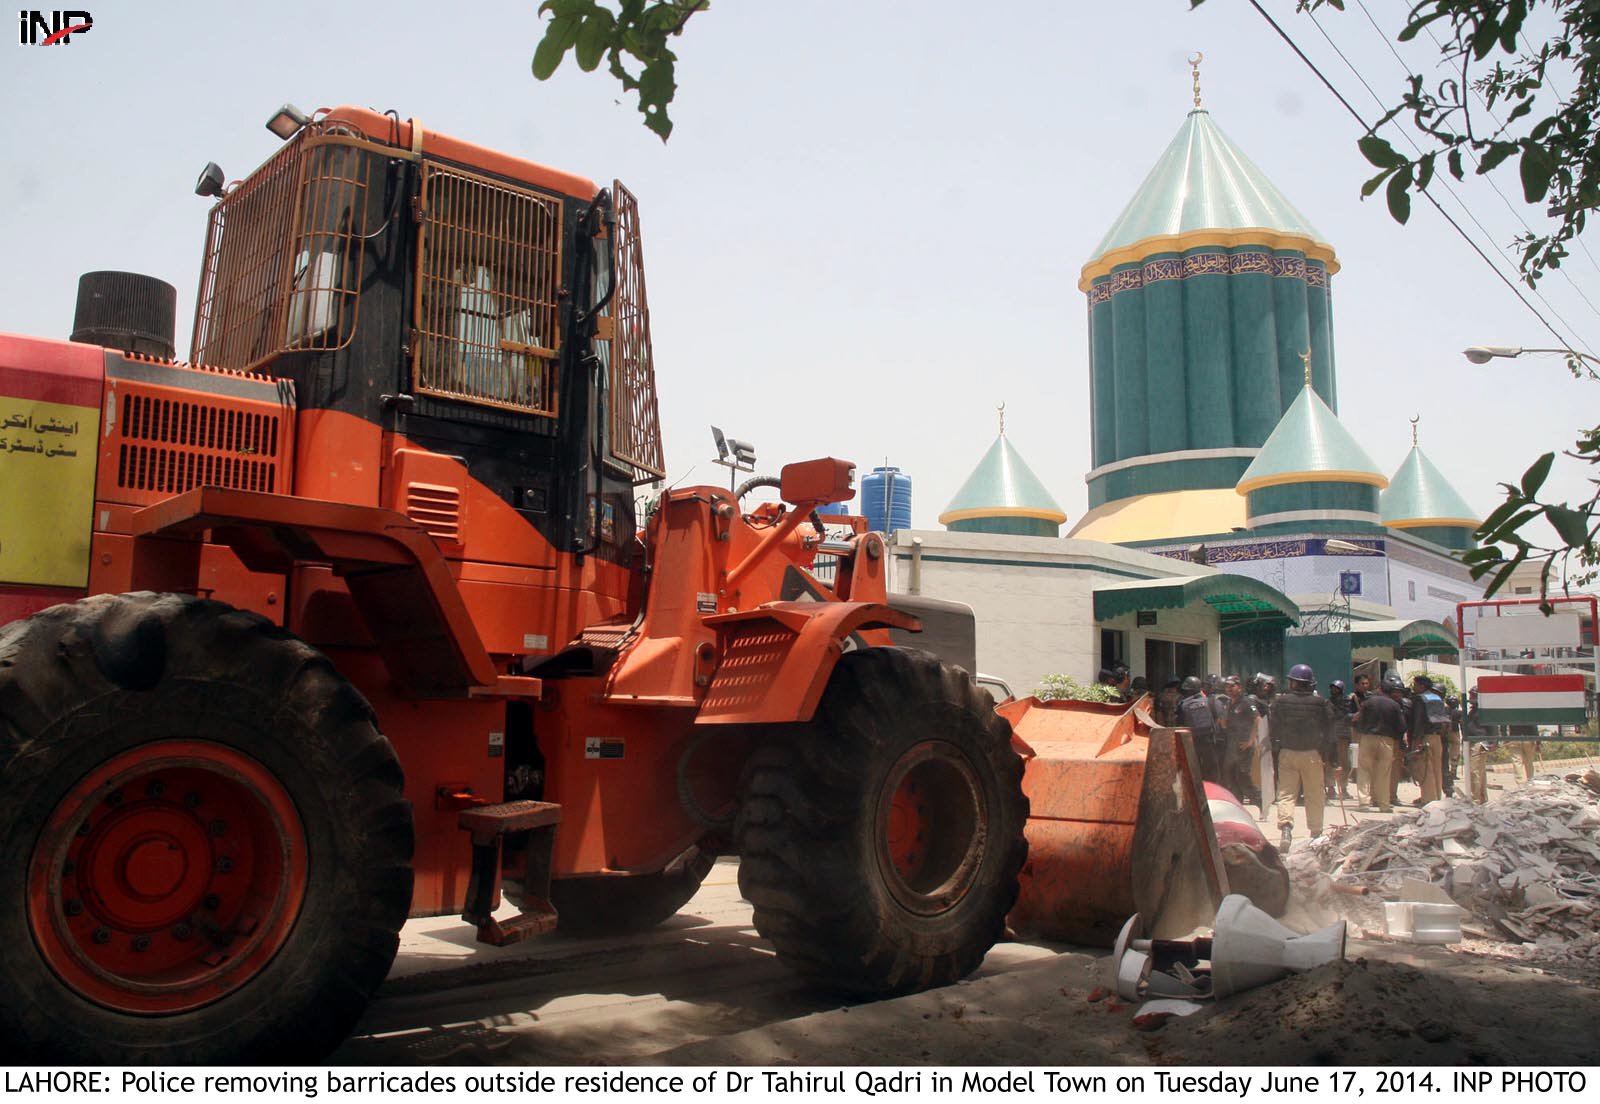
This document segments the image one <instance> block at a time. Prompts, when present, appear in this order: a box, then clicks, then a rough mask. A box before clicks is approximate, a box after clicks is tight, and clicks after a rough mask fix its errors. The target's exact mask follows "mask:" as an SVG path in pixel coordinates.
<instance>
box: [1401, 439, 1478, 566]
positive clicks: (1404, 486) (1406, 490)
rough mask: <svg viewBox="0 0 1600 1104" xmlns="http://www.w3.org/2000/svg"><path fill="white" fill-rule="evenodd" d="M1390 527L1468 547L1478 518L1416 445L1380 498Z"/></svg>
mask: <svg viewBox="0 0 1600 1104" xmlns="http://www.w3.org/2000/svg"><path fill="white" fill-rule="evenodd" d="M1378 509H1379V514H1380V515H1381V517H1382V518H1383V523H1384V525H1386V526H1388V527H1389V528H1390V529H1403V530H1407V531H1408V532H1410V533H1411V534H1412V535H1413V536H1419V537H1423V538H1425V539H1427V540H1431V541H1433V542H1434V543H1435V544H1442V545H1444V546H1445V547H1447V548H1470V547H1471V546H1472V531H1473V530H1474V529H1476V528H1477V527H1478V522H1479V521H1480V520H1481V519H1480V518H1479V517H1478V516H1477V513H1476V511H1474V510H1473V508H1472V507H1471V506H1470V505H1468V503H1467V500H1466V499H1464V498H1462V497H1461V495H1460V493H1459V492H1457V491H1456V489H1455V488H1454V487H1452V486H1451V485H1450V481H1449V480H1447V479H1446V478H1445V477H1444V473H1443V472H1441V471H1440V470H1439V469H1438V468H1437V467H1435V466H1434V463H1433V461H1432V460H1429V459H1428V457H1427V456H1426V455H1425V454H1424V453H1423V451H1422V449H1420V448H1418V447H1417V446H1416V445H1412V446H1411V454H1410V455H1409V456H1407V457H1406V460H1405V463H1403V464H1401V465H1400V469H1399V470H1398V471H1396V472H1395V473H1394V478H1393V479H1391V480H1390V481H1389V486H1388V489H1387V490H1385V491H1384V492H1383V494H1382V495H1381V496H1380V498H1379V506H1378Z"/></svg>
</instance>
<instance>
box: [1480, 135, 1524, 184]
mask: <svg viewBox="0 0 1600 1104" xmlns="http://www.w3.org/2000/svg"><path fill="white" fill-rule="evenodd" d="M1516 152H1517V144H1516V143H1515V142H1490V143H1489V146H1488V149H1486V150H1484V151H1483V153H1482V155H1480V156H1479V158H1478V175H1479V176H1482V175H1483V174H1484V173H1486V172H1491V171H1493V170H1494V168H1495V167H1496V166H1498V165H1499V164H1500V162H1502V161H1504V160H1505V159H1506V158H1508V157H1510V156H1511V155H1512V154H1513V153H1516Z"/></svg>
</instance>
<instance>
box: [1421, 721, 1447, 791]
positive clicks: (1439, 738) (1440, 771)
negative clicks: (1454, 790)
mask: <svg viewBox="0 0 1600 1104" xmlns="http://www.w3.org/2000/svg"><path fill="white" fill-rule="evenodd" d="M1417 769H1418V772H1419V775H1420V777H1418V779H1417V785H1418V786H1420V787H1421V788H1422V803H1423V804H1424V805H1426V804H1428V802H1430V801H1438V800H1439V799H1440V798H1441V797H1443V796H1444V736H1443V734H1441V733H1438V732H1430V733H1428V734H1427V735H1426V736H1424V737H1423V738H1422V754H1421V755H1419V756H1417Z"/></svg>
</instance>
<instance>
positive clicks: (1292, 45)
mask: <svg viewBox="0 0 1600 1104" xmlns="http://www.w3.org/2000/svg"><path fill="white" fill-rule="evenodd" d="M1250 6H1251V7H1252V8H1254V9H1255V10H1256V11H1257V13H1259V14H1260V16H1261V18H1262V19H1265V20H1266V21H1267V24H1268V25H1269V26H1270V27H1271V28H1272V29H1273V30H1274V31H1276V32H1277V34H1278V37H1279V38H1281V39H1283V41H1284V42H1285V43H1286V44H1287V45H1288V47H1289V49H1291V50H1293V51H1294V52H1295V55H1296V56H1297V57H1298V58H1299V59H1300V60H1301V61H1303V62H1305V64H1306V68H1308V69H1310V70H1311V72H1312V74H1313V75H1315V76H1316V78H1317V79H1318V80H1319V81H1321V82H1322V85H1323V87H1324V88H1326V89H1327V90H1328V91H1329V92H1331V93H1332V94H1333V98H1334V99H1336V100H1338V101H1339V103H1340V104H1341V105H1342V106H1343V107H1344V109H1345V110H1346V111H1348V112H1349V113H1350V117H1351V118H1353V119H1354V120H1355V121H1356V122H1358V123H1360V124H1361V129H1362V131H1363V132H1364V133H1367V134H1371V133H1372V127H1370V126H1369V125H1367V121H1366V120H1365V119H1363V118H1362V117H1361V112H1359V111H1357V110H1356V109H1355V108H1354V107H1352V106H1351V105H1350V101H1349V100H1347V99H1345V98H1344V94H1343V93H1341V92H1340V91H1339V90H1338V89H1337V88H1335V87H1334V86H1333V82H1332V81H1330V80H1329V79H1328V78H1327V77H1326V76H1324V75H1323V73H1322V70H1321V69H1319V68H1317V64H1316V62H1314V61H1312V60H1311V59H1310V58H1309V57H1307V56H1306V53H1305V51H1304V50H1302V49H1300V47H1299V45H1298V44H1297V43H1296V42H1295V40H1294V39H1292V38H1290V37H1289V34H1288V32H1287V31H1285V30H1284V29H1283V28H1282V27H1280V26H1279V25H1278V21H1277V20H1276V19H1274V18H1272V16H1271V14H1269V13H1268V12H1267V10H1266V9H1265V8H1263V7H1262V6H1261V4H1260V0H1250ZM1422 196H1423V198H1424V199H1426V200H1427V201H1428V202H1429V203H1431V204H1433V209H1434V210H1436V211H1438V212H1439V214H1440V216H1441V217H1443V219H1444V220H1445V221H1446V222H1448V223H1449V224H1450V226H1451V228H1452V229H1454V230H1455V232H1456V233H1457V234H1459V235H1460V236H1461V240H1462V241H1464V242H1466V243H1467V245H1469V246H1470V247H1471V248H1472V251H1473V252H1474V253H1476V254H1477V255H1478V256H1479V257H1480V258H1482V259H1483V263H1484V264H1486V265H1488V266H1489V268H1490V270H1491V271H1492V272H1493V273H1494V274H1495V275H1496V276H1498V277H1499V278H1500V282H1501V283H1503V284H1505V286H1506V287H1507V288H1509V289H1510V290H1511V294H1513V295H1515V296H1516V297H1517V298H1518V299H1519V300H1521V302H1522V305H1523V306H1525V307H1527V308H1528V310H1529V312H1530V313H1532V315H1533V316H1534V317H1535V318H1537V319H1538V320H1539V324H1540V325H1542V326H1543V327H1544V328H1545V329H1546V330H1548V331H1549V332H1550V336H1552V337H1554V338H1555V339H1556V341H1558V342H1560V344H1561V345H1562V347H1563V348H1571V346H1572V343H1571V341H1570V340H1569V339H1568V338H1565V337H1562V336H1561V334H1560V332H1559V331H1557V330H1556V328H1555V327H1554V326H1552V325H1551V324H1550V322H1549V320H1548V319H1546V318H1545V316H1544V315H1543V314H1540V313H1539V308H1538V307H1536V306H1534V305H1533V304H1532V303H1530V302H1528V299H1527V296H1525V295H1523V294H1522V289H1520V288H1519V287H1517V285H1516V284H1514V283H1512V282H1511V280H1509V279H1508V278H1507V277H1506V274H1505V273H1504V272H1501V271H1500V267H1499V266H1498V265H1496V264H1495V263H1494V260H1493V259H1492V258H1491V257H1490V256H1489V255H1488V254H1487V253H1485V252H1484V251H1483V249H1482V248H1481V247H1480V246H1479V245H1478V243H1477V242H1475V241H1473V240H1472V237H1471V236H1470V235H1469V234H1468V233H1467V232H1466V231H1465V230H1463V229H1462V228H1461V224H1460V223H1459V222H1457V221H1456V220H1455V219H1454V218H1452V217H1451V215H1450V212H1449V211H1446V210H1445V209H1444V208H1443V207H1442V206H1440V205H1439V201H1438V200H1437V199H1435V198H1434V197H1433V196H1431V195H1429V194H1428V193H1427V192H1423V193H1422Z"/></svg>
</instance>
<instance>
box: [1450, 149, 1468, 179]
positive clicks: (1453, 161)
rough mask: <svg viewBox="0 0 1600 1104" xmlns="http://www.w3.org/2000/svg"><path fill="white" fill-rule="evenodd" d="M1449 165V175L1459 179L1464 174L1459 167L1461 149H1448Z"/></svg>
mask: <svg viewBox="0 0 1600 1104" xmlns="http://www.w3.org/2000/svg"><path fill="white" fill-rule="evenodd" d="M1449 165H1450V175H1451V176H1453V177H1455V178H1456V179H1457V180H1460V179H1461V178H1462V177H1463V176H1464V175H1465V173H1464V172H1463V171H1462V168H1461V151H1460V150H1459V149H1453V150H1451V151H1450V157H1449Z"/></svg>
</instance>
